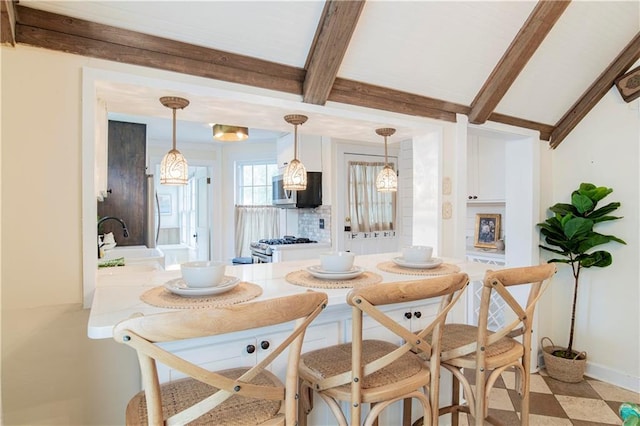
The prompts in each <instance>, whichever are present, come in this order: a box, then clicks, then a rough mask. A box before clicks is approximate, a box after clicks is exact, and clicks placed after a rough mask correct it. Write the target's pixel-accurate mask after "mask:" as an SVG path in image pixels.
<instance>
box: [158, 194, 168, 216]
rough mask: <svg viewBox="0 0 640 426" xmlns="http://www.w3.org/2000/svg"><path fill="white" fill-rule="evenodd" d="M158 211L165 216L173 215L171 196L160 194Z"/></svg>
mask: <svg viewBox="0 0 640 426" xmlns="http://www.w3.org/2000/svg"><path fill="white" fill-rule="evenodd" d="M158 210H159V211H160V214H161V215H163V216H168V215H170V214H171V195H170V194H163V195H160V194H158Z"/></svg>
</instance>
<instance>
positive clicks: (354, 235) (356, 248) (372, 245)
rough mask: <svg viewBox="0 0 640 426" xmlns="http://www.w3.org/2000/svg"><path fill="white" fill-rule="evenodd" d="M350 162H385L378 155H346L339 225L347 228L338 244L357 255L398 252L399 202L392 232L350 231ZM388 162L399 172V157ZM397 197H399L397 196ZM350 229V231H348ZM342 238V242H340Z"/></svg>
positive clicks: (339, 204) (338, 212)
mask: <svg viewBox="0 0 640 426" xmlns="http://www.w3.org/2000/svg"><path fill="white" fill-rule="evenodd" d="M349 162H368V163H380V162H384V156H378V155H371V154H368V155H365V154H345V155H344V162H343V167H344V170H345V173H346V181H347V187H345V191H344V194H343V196H342V198H343V200H344V201H343V202H342V203H338V209H337V210H338V211H337V214H338V223H339V226H340V227H345V228H344V229H345V232H344V233H339V234H338V235H339V238H338V242H339V244H340V243H341V244H342V248H343V249H344V250H347V251H352V252H354V253H355V254H357V255H358V254H373V253H388V252H396V251H398V245H399V239H400V233H399V231H398V215H397V200H396V204H395V209H396V215H395V217H396V219H395V223H394V224H393V229H391V230H375V231H370V232H369V231H364V232H354V231H355V230H354V229H349V226H350V221H347V218H349V219H351V218H350V213H349V209H350V208H349V188H348V185H350V178H349ZM388 162H389V164H391V166H392V167H393V169H394V170H398V166H397V163H398V161H397V157H392V156H390V157H388ZM396 197H397V196H396ZM347 229H349V231H347ZM340 236H342V237H343V238H342V241H340Z"/></svg>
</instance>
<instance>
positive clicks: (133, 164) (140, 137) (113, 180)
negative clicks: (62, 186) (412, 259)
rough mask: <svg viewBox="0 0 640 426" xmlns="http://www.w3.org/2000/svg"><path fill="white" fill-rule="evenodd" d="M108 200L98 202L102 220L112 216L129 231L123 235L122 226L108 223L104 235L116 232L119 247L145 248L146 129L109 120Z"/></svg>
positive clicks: (104, 228) (103, 228)
mask: <svg viewBox="0 0 640 426" xmlns="http://www.w3.org/2000/svg"><path fill="white" fill-rule="evenodd" d="M108 140H109V148H108V161H107V164H108V173H107V183H108V191H109V193H108V196H107V198H105V200H104V201H102V202H98V216H99V218H102V217H105V216H113V217H117V218H120V219H122V220H123V221H124V222H125V223H126V224H127V228H128V229H129V237H128V238H125V237H124V235H123V230H122V226H121V225H120V224H119V223H118V222H116V221H112V220H108V221H105V222H104V223H103V224H102V227H101V233H102V232H104V233H108V232H113V235H114V237H115V239H116V243H117V244H118V246H136V245H145V244H146V242H147V241H148V239H147V237H148V236H147V232H148V231H147V208H148V207H149V206H148V205H147V204H148V202H147V191H148V188H147V178H146V175H147V172H146V149H147V148H146V145H147V126H146V125H145V124H137V123H125V122H121V121H113V120H109V139H108Z"/></svg>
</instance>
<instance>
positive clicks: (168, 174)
mask: <svg viewBox="0 0 640 426" xmlns="http://www.w3.org/2000/svg"><path fill="white" fill-rule="evenodd" d="M188 174H189V165H188V164H187V159H186V158H184V156H183V155H182V154H181V153H180V151H178V150H177V149H172V150H171V151H169V152H167V153H166V154H165V156H164V157H163V158H162V162H161V163H160V183H161V184H162V185H186V184H187V183H188V181H189V175H188Z"/></svg>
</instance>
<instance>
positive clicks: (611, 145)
mask: <svg viewBox="0 0 640 426" xmlns="http://www.w3.org/2000/svg"><path fill="white" fill-rule="evenodd" d="M639 102H640V101H639V100H635V101H634V102H632V103H630V104H627V103H625V102H624V101H623V100H622V98H621V97H620V95H619V93H618V91H617V90H616V89H615V88H612V89H611V90H610V91H609V92H608V93H607V94H606V96H605V97H604V98H603V99H602V100H601V101H600V102H599V103H598V104H597V105H596V106H595V108H593V110H592V111H591V112H590V113H589V114H588V115H587V116H586V117H585V119H584V120H583V121H582V122H581V123H580V124H579V125H578V126H577V127H576V128H575V129H574V130H573V132H572V133H571V134H570V135H569V136H568V137H567V138H566V139H565V140H564V141H563V142H562V143H561V144H560V146H558V148H556V149H555V150H554V151H553V152H551V153H550V158H549V160H548V162H546V163H545V165H546V168H545V170H543V172H542V173H541V175H543V179H544V180H545V185H546V191H545V192H546V193H545V192H543V193H542V199H541V204H542V206H543V207H548V206H550V205H552V204H555V203H556V202H569V199H570V198H569V197H570V193H571V192H572V191H573V190H574V189H576V188H577V187H578V186H579V184H580V183H581V182H591V183H593V184H595V185H598V186H607V187H610V188H613V190H614V191H613V193H612V194H610V195H609V196H608V197H607V198H605V199H604V200H603V202H605V203H609V202H613V201H619V202H620V203H621V204H622V206H621V208H620V209H618V210H617V211H616V215H617V216H624V219H622V220H619V221H615V222H610V223H603V224H601V225H602V226H600V225H598V228H599V230H600V232H602V233H604V234H611V235H616V236H618V237H620V238H622V239H623V240H625V241H626V242H627V245H621V244H617V243H609V244H607V245H606V246H602V248H603V249H605V250H607V251H609V252H611V254H612V255H613V264H612V265H611V266H609V267H607V268H591V269H586V270H583V272H582V274H581V277H580V289H579V292H578V293H579V294H578V307H577V312H576V334H575V340H574V346H575V349H578V350H581V351H586V352H587V353H588V361H587V375H590V376H592V377H596V378H599V379H602V380H605V381H608V382H611V383H616V384H618V385H620V386H624V387H627V388H629V389H634V390H635V391H640V362H639V361H638V360H639V359H640V309H639V306H640V290H639V288H640V286H639V285H638V284H639V279H638V277H639V272H640V271H639V270H638V269H639V265H640V262H639V260H640V254H639V251H638V243H639V238H638V237H639V234H638V233H639V227H638V217H639V211H638V210H639V199H640V194H639V188H640V185H639V178H640V175H639V172H638V163H639V153H640V150H639V146H640V114H639V111H638V105H639ZM545 175H546V176H545ZM544 217H546V216H543V218H544ZM542 255H543V256H544V258H549V253H548V252H542ZM558 269H559V272H558V274H557V276H556V279H554V283H553V285H552V287H551V291H550V293H551V294H550V295H549V296H548V297H545V298H544V300H543V301H542V302H543V303H542V304H541V307H540V313H541V315H540V317H541V330H540V331H541V333H540V335H541V336H550V337H551V339H552V340H553V341H554V343H555V344H556V345H566V344H567V343H568V339H569V322H570V309H571V297H572V294H573V293H572V291H573V286H572V280H573V277H572V276H571V273H570V271H569V269H568V267H567V266H566V265H559V268H558Z"/></svg>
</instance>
